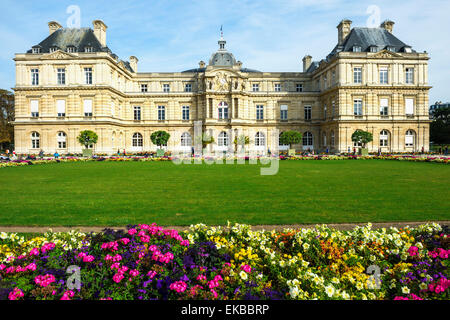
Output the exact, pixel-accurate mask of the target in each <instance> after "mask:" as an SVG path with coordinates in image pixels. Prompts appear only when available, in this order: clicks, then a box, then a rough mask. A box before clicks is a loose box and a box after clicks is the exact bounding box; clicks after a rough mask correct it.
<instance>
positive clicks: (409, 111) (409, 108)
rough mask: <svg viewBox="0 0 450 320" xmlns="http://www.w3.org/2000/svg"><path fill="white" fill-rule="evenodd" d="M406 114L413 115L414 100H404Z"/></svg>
mask: <svg viewBox="0 0 450 320" xmlns="http://www.w3.org/2000/svg"><path fill="white" fill-rule="evenodd" d="M405 107H406V114H407V115H412V114H414V99H405Z"/></svg>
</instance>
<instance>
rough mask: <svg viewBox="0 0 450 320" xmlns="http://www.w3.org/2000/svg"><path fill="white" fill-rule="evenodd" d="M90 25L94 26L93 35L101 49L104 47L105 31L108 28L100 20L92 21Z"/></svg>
mask: <svg viewBox="0 0 450 320" xmlns="http://www.w3.org/2000/svg"><path fill="white" fill-rule="evenodd" d="M92 24H93V25H94V34H95V36H96V37H97V39H98V41H99V42H100V44H101V45H102V47H106V29H108V27H107V26H106V24H105V23H104V22H103V21H102V20H94V21H92Z"/></svg>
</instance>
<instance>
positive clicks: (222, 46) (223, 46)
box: [219, 25, 227, 50]
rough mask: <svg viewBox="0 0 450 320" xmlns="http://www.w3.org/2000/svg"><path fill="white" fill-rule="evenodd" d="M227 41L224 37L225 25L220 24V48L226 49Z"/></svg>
mask: <svg viewBox="0 0 450 320" xmlns="http://www.w3.org/2000/svg"><path fill="white" fill-rule="evenodd" d="M226 43H227V42H226V41H225V39H224V38H223V25H221V26H220V40H219V49H220V50H225V44H226Z"/></svg>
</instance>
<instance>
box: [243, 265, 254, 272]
mask: <svg viewBox="0 0 450 320" xmlns="http://www.w3.org/2000/svg"><path fill="white" fill-rule="evenodd" d="M241 270H244V271H245V272H247V273H250V272H252V267H250V266H249V265H248V264H244V265H242V266H241Z"/></svg>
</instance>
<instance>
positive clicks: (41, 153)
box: [39, 149, 44, 160]
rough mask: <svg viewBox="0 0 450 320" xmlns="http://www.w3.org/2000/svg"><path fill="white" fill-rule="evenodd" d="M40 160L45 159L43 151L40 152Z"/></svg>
mask: <svg viewBox="0 0 450 320" xmlns="http://www.w3.org/2000/svg"><path fill="white" fill-rule="evenodd" d="M39 158H40V159H41V160H42V158H44V150H42V149H41V151H39Z"/></svg>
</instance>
